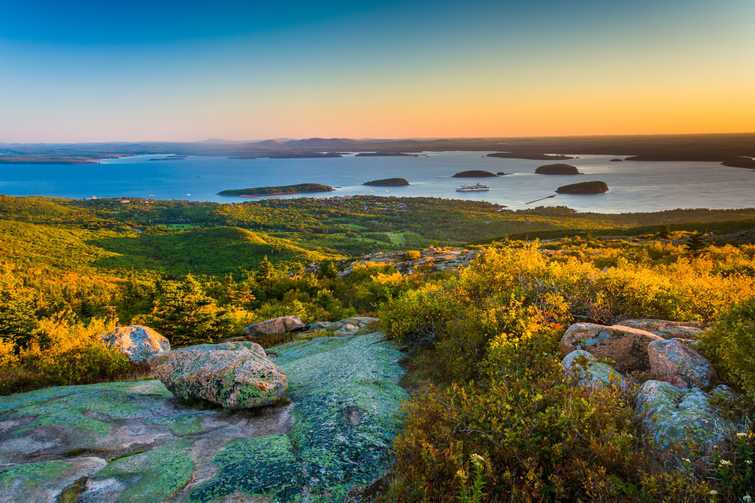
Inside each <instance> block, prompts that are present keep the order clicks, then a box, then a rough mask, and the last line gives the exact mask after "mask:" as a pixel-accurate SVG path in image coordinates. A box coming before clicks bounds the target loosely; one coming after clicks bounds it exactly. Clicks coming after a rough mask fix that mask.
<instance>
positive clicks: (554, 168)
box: [535, 163, 579, 175]
mask: <svg viewBox="0 0 755 503" xmlns="http://www.w3.org/2000/svg"><path fill="white" fill-rule="evenodd" d="M535 173H537V174H538V175H578V174H579V170H578V169H577V167H576V166H572V165H571V164H563V163H556V164H543V165H542V166H539V167H538V168H537V169H536V170H535Z"/></svg>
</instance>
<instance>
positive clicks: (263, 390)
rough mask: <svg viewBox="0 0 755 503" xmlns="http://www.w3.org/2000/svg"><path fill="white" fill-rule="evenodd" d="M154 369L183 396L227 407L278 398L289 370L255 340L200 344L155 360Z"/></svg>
mask: <svg viewBox="0 0 755 503" xmlns="http://www.w3.org/2000/svg"><path fill="white" fill-rule="evenodd" d="M152 371H153V372H154V374H155V376H156V377H158V378H159V379H160V380H161V381H162V382H163V384H164V385H165V387H166V388H168V389H169V390H170V391H171V392H172V393H173V394H174V395H175V396H176V397H177V398H179V399H181V400H188V401H191V400H206V401H208V402H212V403H215V404H217V405H220V406H221V407H224V408H226V409H250V408H254V407H261V406H264V405H270V404H273V403H275V402H277V401H279V400H280V399H281V398H282V397H283V395H284V394H285V392H286V388H287V386H288V384H287V378H286V374H284V373H283V371H282V370H280V369H279V368H278V366H277V365H275V364H274V363H273V362H272V361H271V360H270V359H269V358H268V357H267V354H265V350H264V349H262V346H260V345H259V344H255V343H253V342H226V343H223V344H199V345H197V346H189V347H186V348H181V349H177V350H175V351H171V352H170V353H166V354H164V355H162V356H159V357H157V358H155V359H154V360H152Z"/></svg>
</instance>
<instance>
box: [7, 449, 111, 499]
mask: <svg viewBox="0 0 755 503" xmlns="http://www.w3.org/2000/svg"><path fill="white" fill-rule="evenodd" d="M106 464H107V463H106V462H105V460H104V459H100V458H94V457H81V458H69V459H64V460H61V459H59V460H51V461H39V462H35V463H19V464H13V465H8V466H2V467H0V503H18V502H20V501H26V502H29V503H32V502H33V503H48V502H49V503H55V502H57V501H60V500H61V495H62V494H63V493H64V492H65V491H66V489H68V488H69V487H71V486H72V485H73V484H74V483H75V482H76V481H78V480H79V479H82V478H84V477H88V476H90V475H92V474H93V473H96V472H97V471H98V470H100V469H102V468H103V467H104V466H105V465H106Z"/></svg>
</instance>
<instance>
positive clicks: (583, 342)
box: [561, 319, 746, 466]
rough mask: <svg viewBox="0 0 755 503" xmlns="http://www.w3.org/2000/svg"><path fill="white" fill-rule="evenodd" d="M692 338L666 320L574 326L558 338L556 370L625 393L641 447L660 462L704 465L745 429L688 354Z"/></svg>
mask: <svg viewBox="0 0 755 503" xmlns="http://www.w3.org/2000/svg"><path fill="white" fill-rule="evenodd" d="M700 333H702V327H701V326H700V325H699V324H696V323H684V322H676V321H667V320H653V319H635V320H624V321H622V322H619V323H617V324H615V325H611V326H604V325H597V324H594V323H575V324H574V325H572V326H570V327H569V329H568V330H567V331H566V332H565V333H564V335H563V337H562V338H561V351H562V353H563V354H564V355H565V356H564V358H563V360H562V365H563V366H564V369H565V370H566V371H567V372H569V373H572V374H574V376H575V378H576V380H577V383H578V384H579V385H581V386H587V387H591V388H592V387H597V386H607V385H618V386H620V387H621V388H622V389H624V390H625V391H626V392H628V393H629V394H631V395H632V396H633V398H634V403H635V414H636V417H637V419H638V420H639V421H640V424H641V426H642V430H643V433H644V437H645V438H644V440H645V441H646V442H648V443H649V444H650V445H651V446H652V447H654V448H656V449H657V451H658V454H659V456H660V459H663V460H668V462H670V463H672V464H675V465H677V466H683V465H684V463H683V460H685V459H687V460H688V459H689V458H690V457H692V458H699V459H701V460H703V461H705V460H707V459H709V458H710V457H711V456H713V455H714V454H715V452H716V449H717V448H718V447H719V446H721V445H722V443H723V442H725V441H727V439H729V438H731V437H732V435H734V434H735V433H737V432H743V431H745V430H746V427H745V424H744V422H743V421H744V420H743V418H740V419H737V418H732V417H730V415H731V414H730V413H727V411H726V410H725V409H726V408H727V405H726V404H727V403H728V404H733V403H735V402H736V401H737V399H738V398H737V396H736V395H735V394H734V392H733V391H732V390H731V388H729V387H728V386H726V385H724V384H719V383H718V381H717V378H716V372H715V369H714V368H713V366H712V365H711V364H710V362H709V361H708V360H707V359H706V358H705V357H703V356H702V355H701V354H700V353H699V352H697V350H696V349H695V348H696V346H697V337H698V336H699V335H700Z"/></svg>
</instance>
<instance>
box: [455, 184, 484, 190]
mask: <svg viewBox="0 0 755 503" xmlns="http://www.w3.org/2000/svg"><path fill="white" fill-rule="evenodd" d="M489 190H490V187H488V186H487V185H483V184H481V183H476V184H474V185H464V186H462V187H459V188H458V189H456V192H487V191H489Z"/></svg>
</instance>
